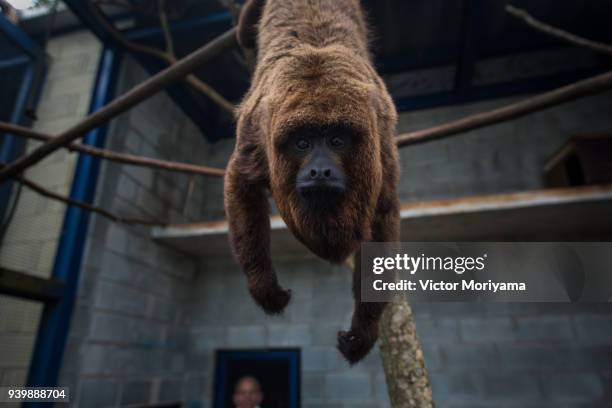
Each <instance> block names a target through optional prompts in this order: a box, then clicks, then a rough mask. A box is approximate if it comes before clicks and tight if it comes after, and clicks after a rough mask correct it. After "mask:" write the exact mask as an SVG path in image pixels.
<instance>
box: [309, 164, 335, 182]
mask: <svg viewBox="0 0 612 408" xmlns="http://www.w3.org/2000/svg"><path fill="white" fill-rule="evenodd" d="M331 175H332V172H331V169H319V168H316V167H313V168H312V169H310V179H311V180H326V179H329V178H331Z"/></svg>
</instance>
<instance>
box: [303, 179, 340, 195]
mask: <svg viewBox="0 0 612 408" xmlns="http://www.w3.org/2000/svg"><path fill="white" fill-rule="evenodd" d="M297 191H298V192H299V193H300V195H301V196H302V197H303V198H306V199H308V198H325V197H326V196H327V197H329V198H338V196H341V195H343V194H344V191H345V186H344V183H342V182H340V181H334V180H308V181H300V182H298V183H297Z"/></svg>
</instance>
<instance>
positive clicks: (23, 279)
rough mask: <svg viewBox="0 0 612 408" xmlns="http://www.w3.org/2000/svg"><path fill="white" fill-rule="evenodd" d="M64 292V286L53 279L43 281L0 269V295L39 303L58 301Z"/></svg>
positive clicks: (32, 276) (24, 274) (36, 277)
mask: <svg viewBox="0 0 612 408" xmlns="http://www.w3.org/2000/svg"><path fill="white" fill-rule="evenodd" d="M63 292H64V284H63V283H62V282H59V281H57V280H54V279H44V278H40V277H38V276H34V275H29V274H26V273H23V272H16V271H12V270H10V269H6V268H2V267H0V294H3V295H9V296H15V297H19V298H23V299H29V300H37V301H40V302H53V301H56V300H58V299H59V298H60V297H61V296H62V293H63Z"/></svg>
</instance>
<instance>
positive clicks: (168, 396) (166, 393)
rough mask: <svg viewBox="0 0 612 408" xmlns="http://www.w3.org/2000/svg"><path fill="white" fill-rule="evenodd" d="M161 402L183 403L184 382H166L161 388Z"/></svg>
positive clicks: (163, 382) (162, 383)
mask: <svg viewBox="0 0 612 408" xmlns="http://www.w3.org/2000/svg"><path fill="white" fill-rule="evenodd" d="M157 400H158V401H159V402H181V401H182V400H183V382H182V381H180V380H164V381H162V382H161V384H160V387H159V397H158V399H157Z"/></svg>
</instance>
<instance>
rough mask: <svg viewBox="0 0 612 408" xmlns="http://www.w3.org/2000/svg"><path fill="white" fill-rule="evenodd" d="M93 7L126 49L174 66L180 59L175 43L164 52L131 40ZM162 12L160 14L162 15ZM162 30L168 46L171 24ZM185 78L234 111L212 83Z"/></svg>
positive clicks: (212, 98) (197, 88)
mask: <svg viewBox="0 0 612 408" xmlns="http://www.w3.org/2000/svg"><path fill="white" fill-rule="evenodd" d="M160 1H161V0H160ZM92 9H93V11H94V14H95V15H96V18H97V20H98V21H99V22H100V24H102V26H103V27H104V29H105V30H106V31H107V32H108V33H109V34H110V36H111V37H113V39H114V40H115V41H117V42H118V43H119V44H120V45H121V46H123V47H124V48H125V49H127V50H129V51H132V52H135V53H139V54H146V55H151V56H152V57H155V58H157V59H160V60H162V61H164V62H165V63H166V64H167V65H168V66H173V65H175V64H176V63H178V59H177V58H176V56H175V55H174V46H173V45H172V47H171V49H170V51H172V52H164V51H161V50H158V49H157V48H154V47H149V46H147V45H142V44H138V43H135V42H132V41H129V40H127V39H126V38H125V37H124V36H123V35H122V34H121V33H120V32H119V30H117V29H116V28H115V26H114V25H113V24H112V23H111V22H110V21H109V20H108V18H106V16H104V13H103V12H102V9H101V8H100V7H99V6H98V4H97V3H92ZM161 14H163V15H164V16H165V15H166V14H165V12H164V13H161ZM161 14H160V17H161ZM166 24H167V22H166ZM162 31H164V33H165V34H164V35H165V37H166V46H167V44H172V38H171V35H170V28H169V26H168V27H167V28H165V29H164V28H163V24H162ZM185 80H186V81H187V83H188V84H189V85H191V86H192V87H193V88H195V89H196V91H198V92H200V93H202V94H204V95H206V96H207V97H209V98H210V99H211V100H212V101H213V102H215V103H216V104H217V105H219V106H220V107H221V108H222V109H223V110H225V111H226V112H229V113H231V114H233V113H234V109H235V106H234V105H233V104H232V103H231V102H229V101H228V100H227V99H225V98H224V97H223V96H222V95H221V94H220V93H218V92H217V91H215V90H214V89H213V88H211V87H210V85H208V84H206V83H205V82H203V81H201V80H200V79H199V78H198V77H196V76H195V75H193V74H189V75H187V78H186V79H185Z"/></svg>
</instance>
